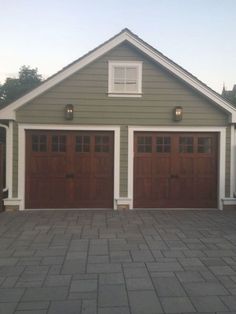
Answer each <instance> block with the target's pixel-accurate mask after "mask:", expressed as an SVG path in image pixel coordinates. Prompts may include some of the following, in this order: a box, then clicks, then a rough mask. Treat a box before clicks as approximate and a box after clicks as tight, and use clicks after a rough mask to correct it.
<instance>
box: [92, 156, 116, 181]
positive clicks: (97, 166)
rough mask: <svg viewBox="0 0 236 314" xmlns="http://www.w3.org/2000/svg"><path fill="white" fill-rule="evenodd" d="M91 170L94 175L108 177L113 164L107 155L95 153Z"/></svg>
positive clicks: (111, 171)
mask: <svg viewBox="0 0 236 314" xmlns="http://www.w3.org/2000/svg"><path fill="white" fill-rule="evenodd" d="M93 163H94V165H93V172H94V174H95V176H96V177H98V176H102V177H103V176H105V177H110V176H111V175H112V173H113V164H112V161H111V159H110V158H109V156H108V157H107V156H100V155H98V156H97V155H95V156H94V161H93Z"/></svg>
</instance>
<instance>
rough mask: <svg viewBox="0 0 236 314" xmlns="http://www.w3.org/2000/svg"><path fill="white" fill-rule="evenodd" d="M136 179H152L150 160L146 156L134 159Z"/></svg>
mask: <svg viewBox="0 0 236 314" xmlns="http://www.w3.org/2000/svg"><path fill="white" fill-rule="evenodd" d="M134 171H135V174H136V177H150V178H151V177H152V159H151V158H150V157H147V156H143V157H136V158H135V170H134Z"/></svg>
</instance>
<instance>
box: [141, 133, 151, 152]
mask: <svg viewBox="0 0 236 314" xmlns="http://www.w3.org/2000/svg"><path fill="white" fill-rule="evenodd" d="M137 150H138V152H139V153H151V152H152V137H151V136H139V137H138V147H137Z"/></svg>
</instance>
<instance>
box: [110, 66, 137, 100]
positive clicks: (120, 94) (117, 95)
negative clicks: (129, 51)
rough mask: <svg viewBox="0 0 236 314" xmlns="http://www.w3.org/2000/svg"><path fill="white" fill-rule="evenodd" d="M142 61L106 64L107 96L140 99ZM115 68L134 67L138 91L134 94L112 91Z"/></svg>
mask: <svg viewBox="0 0 236 314" xmlns="http://www.w3.org/2000/svg"><path fill="white" fill-rule="evenodd" d="M142 64H143V62H142V61H109V62H108V96H111V97H142ZM115 67H136V68H137V73H138V77H137V85H138V89H137V91H134V92H117V91H114V68H115Z"/></svg>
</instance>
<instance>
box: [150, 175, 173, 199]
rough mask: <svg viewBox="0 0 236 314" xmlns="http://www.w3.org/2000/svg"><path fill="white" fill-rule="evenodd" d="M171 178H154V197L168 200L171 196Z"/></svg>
mask: <svg viewBox="0 0 236 314" xmlns="http://www.w3.org/2000/svg"><path fill="white" fill-rule="evenodd" d="M169 180H170V179H169V178H158V179H154V180H152V192H153V193H152V199H153V200H154V201H155V200H167V199H168V198H169V197H170V182H169Z"/></svg>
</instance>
